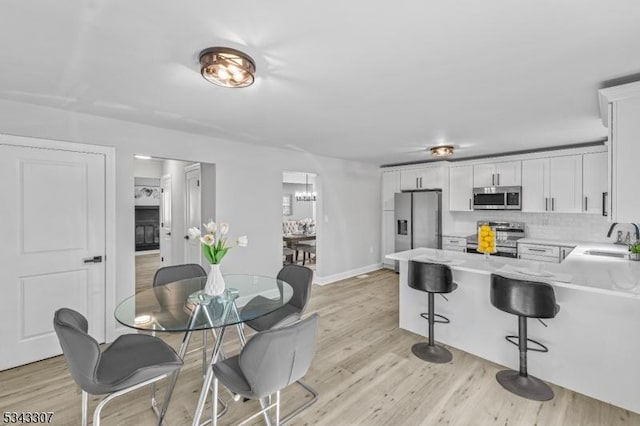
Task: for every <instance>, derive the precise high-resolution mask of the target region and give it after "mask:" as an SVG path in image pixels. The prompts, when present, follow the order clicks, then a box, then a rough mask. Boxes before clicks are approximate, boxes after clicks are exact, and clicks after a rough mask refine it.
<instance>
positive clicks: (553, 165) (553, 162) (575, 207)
mask: <svg viewBox="0 0 640 426" xmlns="http://www.w3.org/2000/svg"><path fill="white" fill-rule="evenodd" d="M549 183H550V185H549V195H550V196H551V211H554V212H561V213H580V212H582V204H583V203H582V155H567V156H564V157H553V158H550V159H549Z"/></svg>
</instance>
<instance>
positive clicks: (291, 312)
mask: <svg viewBox="0 0 640 426" xmlns="http://www.w3.org/2000/svg"><path fill="white" fill-rule="evenodd" d="M277 278H278V279H279V280H281V281H284V282H286V283H288V284H289V285H290V286H291V287H292V288H293V296H292V297H291V300H289V302H288V303H287V304H285V305H284V306H282V307H280V308H278V309H277V310H275V311H273V312H270V313H268V314H267V315H263V316H261V317H258V318H256V319H252V320H249V321H245V324H246V325H247V326H249V327H250V328H252V329H253V330H255V331H265V330H270V329H272V328H274V327H279V326H283V325H287V324H291V323H294V322H296V321H298V320H299V319H300V318H301V317H302V314H303V313H304V310H305V309H306V307H307V304H308V303H309V297H310V296H311V285H312V283H313V271H312V270H311V269H309V268H307V267H304V266H300V265H285V266H284V267H282V269H280V272H278V277H277ZM263 303H265V298H264V297H262V296H257V297H254V298H253V299H251V300H250V301H249V302H248V303H247V304H246V305H245V306H244V308H243V309H242V310H243V312H244V311H249V310H251V309H252V307H253V306H254V304H263Z"/></svg>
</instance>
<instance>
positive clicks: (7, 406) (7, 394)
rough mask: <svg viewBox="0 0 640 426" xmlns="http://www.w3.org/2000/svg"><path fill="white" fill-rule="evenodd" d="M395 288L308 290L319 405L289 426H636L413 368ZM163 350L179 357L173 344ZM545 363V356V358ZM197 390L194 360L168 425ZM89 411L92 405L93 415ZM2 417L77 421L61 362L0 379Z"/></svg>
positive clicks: (117, 408)
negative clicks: (18, 414) (316, 322)
mask: <svg viewBox="0 0 640 426" xmlns="http://www.w3.org/2000/svg"><path fill="white" fill-rule="evenodd" d="M397 283H398V276H397V275H395V274H394V273H393V272H390V271H377V272H373V273H370V274H369V277H368V278H361V279H358V278H352V279H348V280H345V281H342V282H339V283H335V284H331V285H328V286H325V287H318V286H314V288H313V292H312V297H311V306H310V308H309V310H308V311H309V312H318V313H319V314H320V317H321V320H320V330H319V336H318V341H317V354H316V357H315V360H314V362H313V366H312V368H311V370H310V371H309V373H308V374H307V376H306V377H305V380H306V382H307V383H309V384H310V385H311V386H312V387H314V388H315V389H316V390H317V391H318V392H319V393H320V399H319V401H318V402H317V403H316V404H315V405H313V406H312V407H311V408H309V409H308V410H307V411H306V412H304V413H303V414H301V415H300V416H298V417H297V418H295V419H294V421H292V422H291V424H295V425H315V424H319V425H332V426H333V425H440V424H442V425H445V424H447V425H494V424H495V425H563V426H567V425H570V426H573V425H607V426H610V425H611V426H613V425H640V415H637V414H633V413H629V412H628V411H625V410H622V409H619V408H616V407H613V406H611V405H608V404H605V403H603V402H600V401H596V400H594V399H591V398H588V397H585V396H582V395H579V394H576V393H574V392H571V391H568V390H566V389H563V388H559V387H557V386H552V387H553V389H554V391H555V393H556V397H555V399H554V400H553V401H550V402H546V403H540V402H534V401H528V400H525V399H522V398H519V397H517V396H514V395H512V394H510V393H508V392H507V391H505V390H504V389H502V388H501V387H500V385H498V384H497V383H496V381H495V378H494V376H495V373H496V372H497V371H499V370H500V369H501V368H500V366H498V365H495V364H492V363H490V362H487V361H484V360H482V359H479V358H477V357H475V356H472V355H469V354H467V353H464V352H461V351H458V350H455V349H452V352H453V361H452V362H451V363H449V364H445V365H438V364H429V363H426V362H424V361H421V360H419V359H417V358H416V357H414V356H413V355H412V354H411V350H410V348H411V345H412V344H413V343H415V342H418V341H421V340H422V338H421V337H419V336H416V335H414V334H412V333H409V332H407V331H404V330H400V329H398V308H397V306H398V290H397V285H398V284H397ZM442 327H445V325H442ZM194 336H195V335H194ZM195 337H196V338H197V336H195ZM227 337H228V339H225V345H224V347H225V350H226V352H227V353H233V352H234V350H236V349H237V339H236V336H235V333H234V332H233V331H232V332H230V333H228V334H227ZM166 340H167V341H168V342H169V343H170V344H172V345H173V346H174V347H177V346H178V345H179V342H180V336H177V335H169V336H166ZM196 343H197V342H194V344H196ZM509 348H510V346H508V347H506V348H505V350H509ZM546 356H553V348H551V352H550V353H549V354H547V355H546ZM201 383H202V377H201V370H200V359H199V357H198V354H197V353H193V354H191V355H188V356H187V359H186V363H185V366H184V367H183V370H182V373H181V375H180V379H179V381H178V385H177V387H176V390H175V393H174V396H173V401H172V403H171V407H170V409H169V413H168V421H169V423H170V424H172V425H185V424H190V422H191V420H190V419H191V413H192V412H193V410H194V407H195V405H196V400H197V397H198V392H199V391H200V386H201ZM160 388H161V389H160V391H159V393H161V391H162V389H163V388H164V386H163V385H161V386H160ZM148 395H149V394H148V392H147V391H145V390H140V391H136V392H134V393H132V394H130V395H129V396H127V397H124V398H121V399H120V400H115V401H113V402H112V403H110V405H107V407H106V408H105V410H104V411H103V413H104V421H103V424H104V425H132V424H149V425H151V424H153V422H154V415H153V413H152V411H151V410H150V409H149V408H148V402H149V401H148ZM224 395H225V397H226V398H227V399H228V395H226V394H224ZM303 398H305V396H304V395H303V392H302V391H301V389H300V388H299V387H297V386H295V385H294V386H291V387H289V388H288V389H286V390H285V391H284V392H283V399H282V403H283V411H284V413H286V412H287V410H288V409H290V407H292V406H294V405H296V404H298V403H300V401H302V399H303ZM97 401H98V398H93V399H92V400H91V402H90V409H91V410H93V408H94V407H95V406H96V404H97ZM256 407H257V403H256V402H253V401H249V402H246V403H241V402H231V406H230V410H229V412H228V413H227V414H226V415H225V416H224V417H223V418H222V419H221V424H224V425H226V424H234V423H237V422H238V420H239V419H241V418H243V417H244V416H245V415H247V414H248V413H251V412H253V410H256ZM0 409H1V410H0V411H21V410H29V411H55V416H54V418H53V420H54V422H53V423H54V424H57V425H73V424H78V423H79V419H80V394H79V392H78V391H77V390H76V387H75V385H74V383H73V381H72V380H71V378H70V376H69V373H68V371H67V369H66V365H65V362H64V360H63V359H62V357H56V358H51V359H48V360H45V361H41V362H37V363H34V364H31V365H27V366H23V367H19V368H15V369H12V370H8V371H4V372H0ZM207 410H209V407H207ZM208 412H209V411H207V413H208ZM255 424H260V421H258V422H256V423H255Z"/></svg>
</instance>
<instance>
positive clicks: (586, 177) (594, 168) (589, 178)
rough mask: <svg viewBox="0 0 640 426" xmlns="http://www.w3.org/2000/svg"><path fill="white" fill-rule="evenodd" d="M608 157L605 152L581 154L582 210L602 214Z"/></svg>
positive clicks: (603, 211)
mask: <svg viewBox="0 0 640 426" xmlns="http://www.w3.org/2000/svg"><path fill="white" fill-rule="evenodd" d="M607 161H608V159H607V153H606V152H595V153H592V154H584V155H583V156H582V196H583V201H582V202H583V206H582V211H584V212H585V213H593V214H599V215H604V214H605V212H606V210H605V205H604V204H603V203H604V200H605V198H606V197H605V194H606V192H607V187H608V175H607V171H608V162H607Z"/></svg>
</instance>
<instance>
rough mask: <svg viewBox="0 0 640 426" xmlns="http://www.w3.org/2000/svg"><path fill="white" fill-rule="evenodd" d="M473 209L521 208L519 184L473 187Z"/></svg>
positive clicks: (520, 188)
mask: <svg viewBox="0 0 640 426" xmlns="http://www.w3.org/2000/svg"><path fill="white" fill-rule="evenodd" d="M473 209H474V210H522V187H521V186H491V187H487V188H473Z"/></svg>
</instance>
